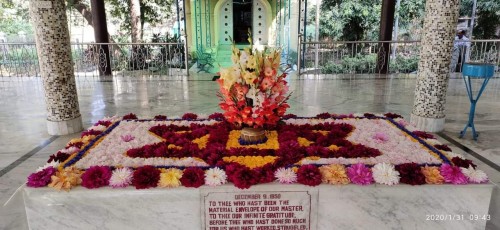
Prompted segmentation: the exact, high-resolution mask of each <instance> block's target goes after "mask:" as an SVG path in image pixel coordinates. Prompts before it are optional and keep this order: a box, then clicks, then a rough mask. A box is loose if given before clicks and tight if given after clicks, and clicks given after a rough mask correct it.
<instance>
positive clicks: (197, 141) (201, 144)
mask: <svg viewBox="0 0 500 230" xmlns="http://www.w3.org/2000/svg"><path fill="white" fill-rule="evenodd" d="M208 138H210V134H207V135H205V136H203V137H200V138H196V139H194V140H193V143H195V144H197V145H198V148H200V149H204V148H206V147H207V143H208Z"/></svg>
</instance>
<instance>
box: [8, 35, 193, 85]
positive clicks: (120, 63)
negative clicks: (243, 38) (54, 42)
mask: <svg viewBox="0 0 500 230" xmlns="http://www.w3.org/2000/svg"><path fill="white" fill-rule="evenodd" d="M71 56H72V60H73V63H74V71H75V74H76V75H77V76H98V75H99V72H100V71H101V72H105V71H106V70H111V73H112V75H113V76H117V75H127V76H130V75H160V76H162V75H166V76H175V75H186V74H187V68H188V62H187V58H186V49H185V45H184V43H72V44H71ZM108 59H109V60H108ZM38 63H39V62H38V55H37V52H36V45H35V43H0V77H37V76H40V67H39V65H38Z"/></svg>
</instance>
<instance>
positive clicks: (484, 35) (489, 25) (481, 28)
mask: <svg viewBox="0 0 500 230" xmlns="http://www.w3.org/2000/svg"><path fill="white" fill-rule="evenodd" d="M472 6H473V0H462V2H461V4H460V16H472ZM499 25H500V1H491V0H477V8H476V23H475V25H474V34H473V35H474V39H494V38H497V37H496V36H495V32H496V28H497V27H498V26H499Z"/></svg>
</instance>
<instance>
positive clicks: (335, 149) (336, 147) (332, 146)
mask: <svg viewBox="0 0 500 230" xmlns="http://www.w3.org/2000/svg"><path fill="white" fill-rule="evenodd" d="M328 149H330V150H332V151H337V150H339V149H340V148H339V147H338V146H336V145H330V146H328Z"/></svg>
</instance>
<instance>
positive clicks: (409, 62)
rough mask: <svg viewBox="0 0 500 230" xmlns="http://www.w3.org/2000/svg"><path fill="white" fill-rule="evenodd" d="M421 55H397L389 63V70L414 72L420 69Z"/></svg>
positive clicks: (393, 71) (392, 71)
mask: <svg viewBox="0 0 500 230" xmlns="http://www.w3.org/2000/svg"><path fill="white" fill-rule="evenodd" d="M419 60H420V57H419V56H418V55H413V56H410V57H405V56H401V55H397V56H396V60H391V62H390V63H389V71H390V72H391V73H412V72H415V71H417V69H418V61H419Z"/></svg>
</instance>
